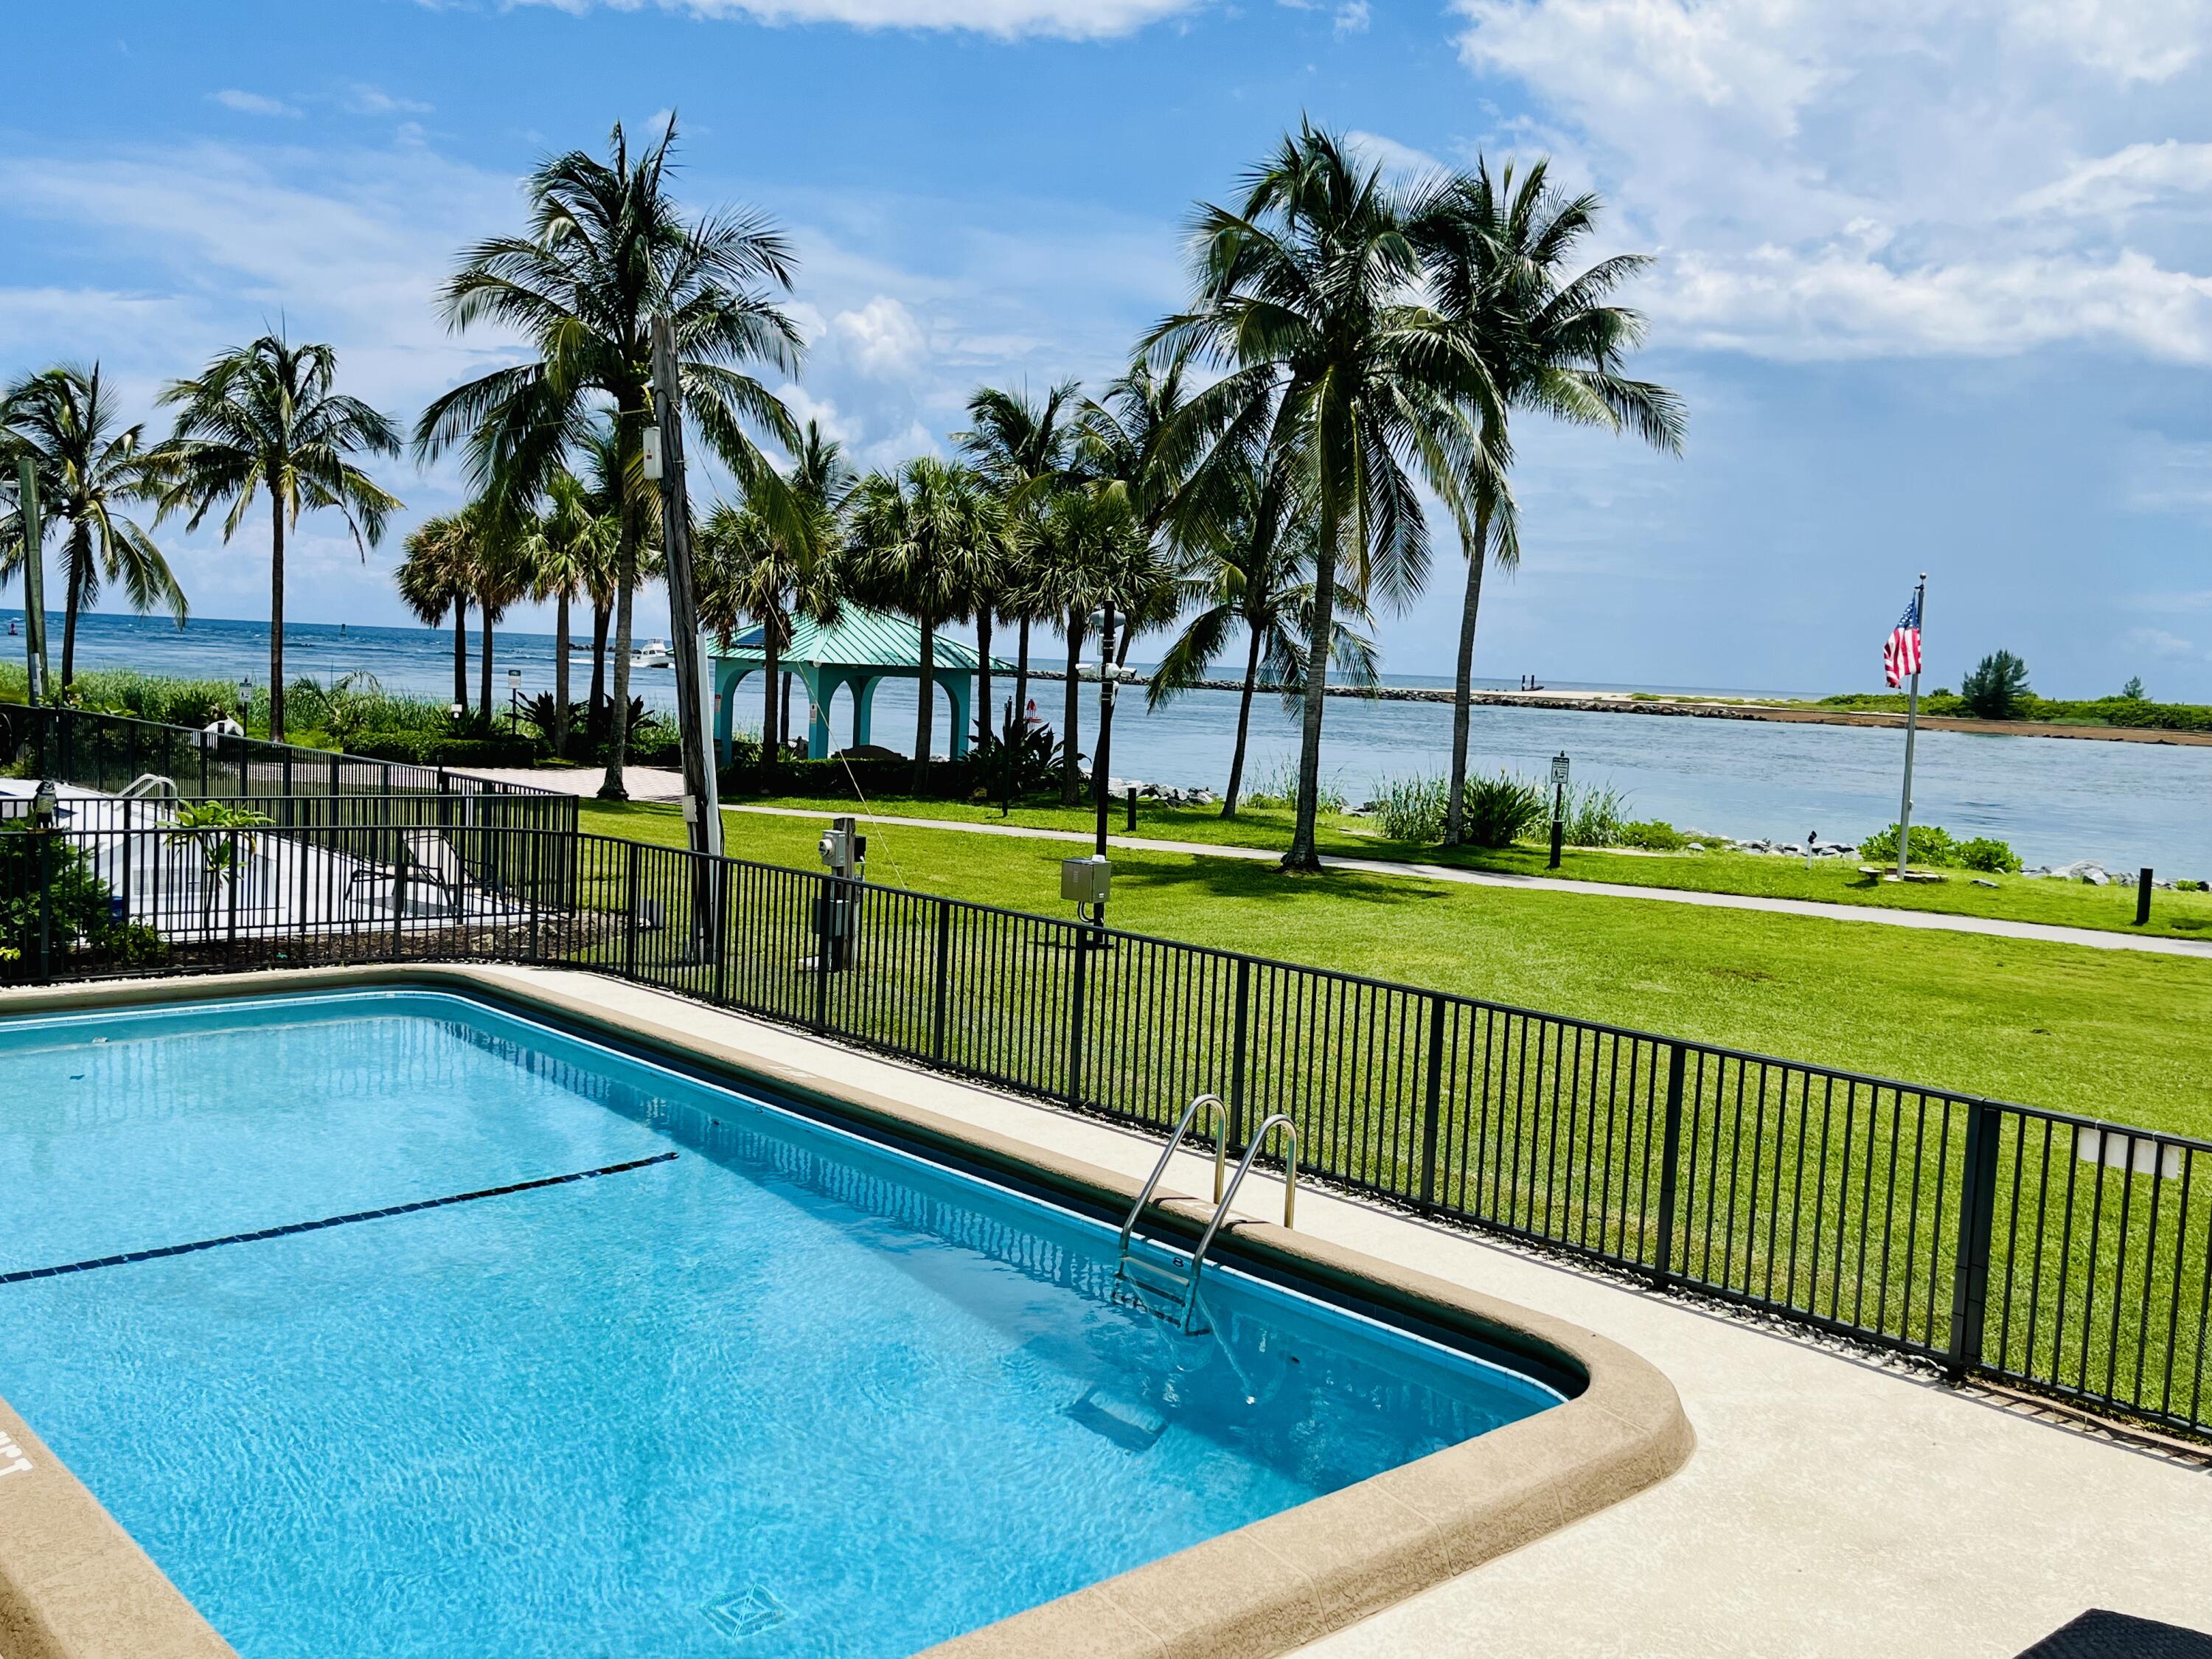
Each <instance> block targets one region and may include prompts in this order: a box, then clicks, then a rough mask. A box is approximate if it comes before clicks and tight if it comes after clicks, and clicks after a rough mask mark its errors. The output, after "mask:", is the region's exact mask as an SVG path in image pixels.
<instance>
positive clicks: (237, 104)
mask: <svg viewBox="0 0 2212 1659" xmlns="http://www.w3.org/2000/svg"><path fill="white" fill-rule="evenodd" d="M208 98H209V100H210V101H211V102H214V103H217V104H221V105H222V106H223V107H224V108H225V109H228V110H236V111H237V112H239V113H240V115H297V114H298V113H299V112H300V111H299V108H298V106H296V105H293V104H288V103H286V102H285V101H284V100H283V99H281V98H265V97H264V96H263V95H262V94H259V93H258V92H240V90H239V89H238V88H236V87H225V88H223V89H222V91H221V92H211V93H210V94H208Z"/></svg>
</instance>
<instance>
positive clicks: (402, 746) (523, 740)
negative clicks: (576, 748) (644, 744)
mask: <svg viewBox="0 0 2212 1659" xmlns="http://www.w3.org/2000/svg"><path fill="white" fill-rule="evenodd" d="M347 752H349V753H350V754H355V755H359V756H361V757H363V758H364V759H367V760H387V761H403V762H405V763H407V764H409V765H410V766H534V765H536V764H537V763H538V740H537V738H533V737H532V736H530V735H529V734H528V733H527V732H523V733H516V732H492V733H490V734H489V735H484V736H465V735H453V734H450V733H447V732H364V733H362V735H361V737H359V738H356V740H355V742H354V744H353V746H352V747H351V748H350V749H349V750H348V751H347ZM633 758H635V757H633ZM641 764H642V763H641Z"/></svg>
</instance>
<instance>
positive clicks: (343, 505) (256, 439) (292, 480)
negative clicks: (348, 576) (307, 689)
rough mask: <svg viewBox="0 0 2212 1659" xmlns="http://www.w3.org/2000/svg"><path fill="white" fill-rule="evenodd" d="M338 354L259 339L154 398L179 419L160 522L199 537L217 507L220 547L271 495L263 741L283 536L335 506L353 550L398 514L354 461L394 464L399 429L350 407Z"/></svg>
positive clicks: (279, 662)
mask: <svg viewBox="0 0 2212 1659" xmlns="http://www.w3.org/2000/svg"><path fill="white" fill-rule="evenodd" d="M337 371H338V360H337V353H336V352H335V351H333V350H331V348H330V347H329V346H327V345H323V344H319V343H313V342H309V343H305V344H301V345H296V346H295V345H294V344H292V343H290V342H289V340H287V339H285V338H284V337H283V335H282V334H264V335H263V336H262V337H260V338H259V339H258V340H256V341H254V342H253V343H252V344H251V345H246V346H240V347H238V348H236V349H234V350H230V351H226V352H223V353H222V355H220V356H217V357H216V359H215V360H214V361H213V362H210V364H209V365H208V366H207V368H206V369H205V371H204V372H203V373H202V374H199V375H198V376H197V378H194V379H191V380H173V381H171V382H170V383H169V384H168V385H167V386H165V387H164V388H162V391H161V402H162V403H163V404H169V405H172V406H173V407H175V408H176V410H177V428H176V432H175V435H173V437H171V438H170V440H169V441H167V443H165V444H163V445H161V447H160V448H159V449H158V450H157V451H155V461H156V462H157V464H158V465H159V467H160V471H161V479H162V490H161V513H162V516H164V517H167V515H168V514H170V513H184V514H185V515H186V517H185V528H186V529H187V530H197V529H198V528H199V526H200V521H201V520H204V518H206V517H207V515H208V513H210V512H211V511H213V510H214V509H215V508H216V507H219V506H221V505H222V503H224V502H225V501H228V502H229V503H230V511H229V513H227V514H226V515H225V516H224V519H223V521H222V538H223V540H224V541H226V542H228V540H229V539H230V538H232V537H233V536H234V535H236V534H237V533H238V529H239V526H240V525H242V524H244V523H245V522H246V513H247V511H248V510H249V509H250V508H251V507H252V505H253V502H254V499H255V497H256V496H257V495H261V494H263V493H264V492H265V493H266V494H267V495H268V497H269V735H270V737H271V738H277V739H282V738H283V735H284V535H285V532H286V530H287V529H288V528H289V529H296V528H297V527H298V526H299V522H300V514H301V512H302V511H303V510H304V509H306V508H309V507H335V508H336V509H337V511H338V512H339V513H342V514H343V515H344V518H345V521H346V527H347V528H348V529H349V530H350V531H351V532H353V538H354V545H355V546H356V548H359V549H361V550H362V557H363V558H364V559H365V558H367V557H368V551H367V550H368V547H371V546H374V544H377V543H378V542H380V541H382V540H383V539H384V526H385V522H386V520H387V519H388V518H389V517H390V515H391V513H392V511H393V509H395V508H396V507H398V506H399V505H400V502H399V500H398V497H397V496H395V495H392V494H391V493H390V492H389V491H388V490H386V489H383V488H382V487H381V486H380V485H379V484H377V483H375V482H374V480H372V479H371V478H370V477H369V476H368V474H367V473H366V472H364V471H362V470H361V469H360V468H359V467H357V466H356V465H354V464H353V460H352V459H351V458H352V457H354V456H356V455H397V454H398V453H399V433H398V428H396V427H395V426H393V424H392V422H390V421H389V420H387V419H386V418H385V416H382V415H380V414H379V413H377V411H376V410H374V409H371V408H370V407H369V406H368V404H365V403H363V402H362V401H361V399H359V398H351V397H347V396H345V395H344V394H343V393H341V392H338V391H337V389H336V386H337Z"/></svg>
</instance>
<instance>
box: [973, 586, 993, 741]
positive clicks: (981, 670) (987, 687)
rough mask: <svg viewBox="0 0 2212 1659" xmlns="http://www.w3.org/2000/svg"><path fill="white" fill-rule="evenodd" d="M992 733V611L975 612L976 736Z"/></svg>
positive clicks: (987, 607)
mask: <svg viewBox="0 0 2212 1659" xmlns="http://www.w3.org/2000/svg"><path fill="white" fill-rule="evenodd" d="M990 735H991V611H990V607H989V606H985V607H984V608H983V609H982V610H981V611H977V612H976V613H975V736H976V738H978V739H979V740H981V739H986V738H989V737H990Z"/></svg>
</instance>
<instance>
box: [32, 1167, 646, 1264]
mask: <svg viewBox="0 0 2212 1659" xmlns="http://www.w3.org/2000/svg"><path fill="white" fill-rule="evenodd" d="M680 1156H681V1154H680V1153H677V1152H657V1153H655V1154H654V1155H653V1157H651V1158H631V1159H630V1160H629V1162H627V1163H624V1164H605V1165H602V1166H601V1167H600V1168H599V1169H596V1170H572V1171H571V1172H570V1173H568V1174H567V1175H557V1176H539V1177H538V1178H537V1179H536V1180H534V1181H516V1182H509V1183H508V1184H507V1185H506V1186H504V1187H485V1188H480V1189H479V1190H477V1191H476V1192H473V1193H452V1194H447V1196H446V1197H444V1198H424V1199H417V1200H416V1201H415V1202H414V1203H412V1204H393V1205H390V1206H386V1208H384V1209H381V1210H356V1211H354V1212H352V1213H351V1214H350V1215H332V1216H325V1217H324V1218H322V1219H320V1220H319V1221H293V1222H288V1223H286V1224H285V1225H283V1226H281V1227H262V1228H258V1229H257V1230H256V1231H252V1232H250V1233H229V1234H226V1235H225V1236H224V1237H221V1238H201V1239H195V1240H193V1241H192V1242H191V1243H189V1244H161V1245H157V1246H156V1247H155V1248H154V1249H150V1250H131V1251H129V1252H127V1253H125V1254H124V1255H103V1256H95V1257H94V1258H92V1259H91V1260H89V1261H66V1262H64V1263H62V1264H61V1265H60V1266H59V1267H22V1268H19V1269H17V1270H16V1271H15V1272H14V1273H0V1285H20V1284H21V1283H22V1282H23V1281H24V1280H25V1279H55V1278H58V1277H59V1276H60V1275H62V1274H63V1273H90V1272H91V1271H92V1270H93V1269H94V1268H95V1267H121V1266H123V1265H124V1264H125V1262H128V1261H158V1260H160V1259H161V1257H163V1256H170V1255H191V1253H192V1252H193V1251H195V1250H213V1249H220V1248H221V1247H222V1246H223V1245H225V1244H254V1243H260V1242H261V1241H263V1240H264V1239H270V1238H284V1237H289V1236H290V1235H291V1234H293V1233H312V1232H317V1231H320V1230H322V1229H323V1228H325V1227H343V1226H348V1225H351V1224H352V1223H354V1222H356V1221H382V1220H385V1219H386V1218H388V1217H392V1216H398V1215H412V1214H414V1213H415V1212H416V1211H418V1210H440V1209H443V1208H445V1207H446V1206H447V1205H450V1204H471V1203H474V1202H475V1201H476V1200H477V1199H480V1198H504V1197H506V1196H507V1195H508V1194H511V1193H532V1192H536V1191H537V1190H538V1188H542V1187H565V1186H567V1185H568V1183H569V1182H574V1181H596V1180H597V1179H599V1176H611V1175H623V1174H626V1173H628V1172H629V1170H642V1169H646V1168H647V1167H648V1166H650V1165H652V1164H666V1163H668V1162H669V1161H670V1160H671V1159H673V1158H678V1157H680Z"/></svg>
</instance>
